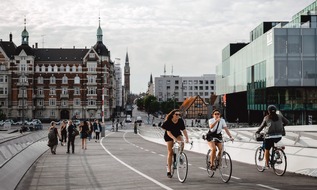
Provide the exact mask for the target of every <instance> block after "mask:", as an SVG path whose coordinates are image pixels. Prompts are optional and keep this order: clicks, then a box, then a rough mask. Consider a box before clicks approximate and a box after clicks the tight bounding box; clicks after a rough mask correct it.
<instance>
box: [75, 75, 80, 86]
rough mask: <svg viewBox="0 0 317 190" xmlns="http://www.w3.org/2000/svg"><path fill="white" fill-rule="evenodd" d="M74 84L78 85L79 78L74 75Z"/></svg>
mask: <svg viewBox="0 0 317 190" xmlns="http://www.w3.org/2000/svg"><path fill="white" fill-rule="evenodd" d="M74 83H75V84H80V78H79V76H78V75H76V77H75V79H74Z"/></svg>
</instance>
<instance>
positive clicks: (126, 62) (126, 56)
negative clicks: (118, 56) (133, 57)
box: [125, 50, 129, 65]
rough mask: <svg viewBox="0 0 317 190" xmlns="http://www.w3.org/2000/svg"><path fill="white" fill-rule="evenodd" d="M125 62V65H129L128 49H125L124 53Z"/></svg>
mask: <svg viewBox="0 0 317 190" xmlns="http://www.w3.org/2000/svg"><path fill="white" fill-rule="evenodd" d="M125 64H126V65H127V64H128V65H129V55H128V50H127V53H126V55H125Z"/></svg>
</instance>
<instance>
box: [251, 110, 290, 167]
mask: <svg viewBox="0 0 317 190" xmlns="http://www.w3.org/2000/svg"><path fill="white" fill-rule="evenodd" d="M267 111H268V113H269V114H268V115H267V116H265V117H264V119H263V121H262V123H261V125H260V127H259V128H258V130H257V131H256V133H260V132H261V131H262V130H263V131H264V141H263V147H264V149H265V152H264V158H265V168H266V169H267V168H268V167H269V154H270V149H271V148H272V147H273V146H274V143H277V142H279V141H280V140H281V139H282V132H283V126H285V125H287V124H288V120H287V119H286V118H285V117H284V116H282V115H281V114H277V113H276V111H277V109H276V107H275V106H274V105H269V106H268V108H267Z"/></svg>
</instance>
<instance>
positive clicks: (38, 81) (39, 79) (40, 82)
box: [37, 76, 44, 84]
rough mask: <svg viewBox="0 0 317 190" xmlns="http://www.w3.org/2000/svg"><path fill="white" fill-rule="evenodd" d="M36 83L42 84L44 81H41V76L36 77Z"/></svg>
mask: <svg viewBox="0 0 317 190" xmlns="http://www.w3.org/2000/svg"><path fill="white" fill-rule="evenodd" d="M37 83H38V84H43V83H44V80H43V77H42V76H39V77H37Z"/></svg>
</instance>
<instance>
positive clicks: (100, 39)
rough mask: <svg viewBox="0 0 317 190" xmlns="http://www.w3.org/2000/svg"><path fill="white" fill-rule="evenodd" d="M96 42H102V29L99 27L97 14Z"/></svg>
mask: <svg viewBox="0 0 317 190" xmlns="http://www.w3.org/2000/svg"><path fill="white" fill-rule="evenodd" d="M97 42H102V29H101V27H100V16H99V27H98V29H97Z"/></svg>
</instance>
